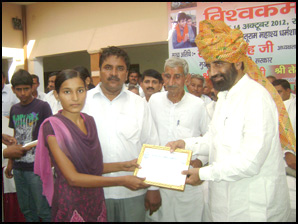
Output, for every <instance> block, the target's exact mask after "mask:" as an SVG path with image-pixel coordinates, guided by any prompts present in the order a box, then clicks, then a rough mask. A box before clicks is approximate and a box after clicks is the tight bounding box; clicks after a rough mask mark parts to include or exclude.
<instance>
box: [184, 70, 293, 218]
mask: <svg viewBox="0 0 298 224" xmlns="http://www.w3.org/2000/svg"><path fill="white" fill-rule="evenodd" d="M218 97H219V99H218V101H217V105H216V109H215V112H214V115H213V119H212V121H211V123H210V126H209V130H208V132H207V133H206V134H205V135H204V136H203V137H201V138H200V137H199V138H192V139H185V142H186V149H191V150H193V151H194V153H198V154H201V155H208V154H209V166H207V167H203V168H201V169H200V170H199V176H200V178H201V179H202V180H209V206H210V207H209V209H210V212H211V216H212V221H222V222H223V221H227V222H228V221H232V222H233V221H238V222H241V221H243V222H250V221H260V222H269V221H287V219H288V216H289V211H290V204H289V192H288V186H287V182H286V176H285V168H284V161H283V158H282V157H283V155H282V150H281V145H280V141H279V131H278V112H277V108H276V105H275V103H274V101H273V100H272V98H271V96H270V94H269V93H268V91H267V90H266V89H265V88H264V87H262V86H261V85H260V84H258V83H257V82H255V81H254V80H252V79H251V78H249V77H248V75H244V77H242V78H241V79H240V80H239V81H238V83H237V84H236V85H235V86H233V87H232V88H231V89H230V91H224V92H220V93H219V94H218Z"/></svg>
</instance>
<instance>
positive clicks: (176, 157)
mask: <svg viewBox="0 0 298 224" xmlns="http://www.w3.org/2000/svg"><path fill="white" fill-rule="evenodd" d="M169 151H170V147H163V146H153V145H145V144H144V145H143V148H142V151H141V153H140V156H139V159H138V164H140V166H141V167H142V169H136V171H135V173H134V175H136V176H138V177H146V180H145V182H146V183H148V184H150V185H155V186H159V187H166V188H171V189H176V190H181V191H183V190H184V186H185V178H186V175H183V174H182V173H181V172H182V171H183V170H188V167H189V163H190V159H191V154H192V152H191V151H190V150H183V149H177V150H176V151H175V152H174V153H170V152H169Z"/></svg>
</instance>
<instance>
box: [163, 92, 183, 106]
mask: <svg viewBox="0 0 298 224" xmlns="http://www.w3.org/2000/svg"><path fill="white" fill-rule="evenodd" d="M186 94H188V93H187V92H185V90H184V94H183V96H182V98H181V100H180V101H179V102H177V103H173V102H172V101H171V100H169V98H168V93H167V102H168V104H169V105H178V104H181V103H182V102H183V101H184V100H185V95H186Z"/></svg>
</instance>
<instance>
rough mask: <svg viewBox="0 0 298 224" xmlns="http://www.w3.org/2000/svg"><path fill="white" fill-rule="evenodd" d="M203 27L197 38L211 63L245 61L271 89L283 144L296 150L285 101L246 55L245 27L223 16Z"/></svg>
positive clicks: (248, 70) (205, 22)
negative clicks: (234, 26) (234, 25)
mask: <svg viewBox="0 0 298 224" xmlns="http://www.w3.org/2000/svg"><path fill="white" fill-rule="evenodd" d="M199 30H200V31H199V34H198V35H197V37H196V40H195V42H196V44H197V46H198V49H199V53H200V55H201V56H202V57H203V58H204V60H205V61H206V62H207V63H210V62H213V61H216V60H222V61H227V62H229V63H236V62H243V63H244V68H245V69H244V71H245V72H246V73H247V74H248V75H249V76H250V77H251V78H252V79H254V80H255V81H257V82H258V83H260V84H261V85H262V86H264V87H265V88H266V89H267V90H268V92H269V93H270V95H271V97H272V98H273V100H274V101H275V104H276V106H277V110H278V114H279V136H280V142H281V145H282V148H283V149H289V150H293V151H295V152H296V138H295V135H294V131H293V128H292V125H291V122H290V119H289V115H288V112H287V111H286V109H285V105H284V103H283V101H282V99H281V97H280V95H279V94H278V92H277V91H276V89H275V87H274V86H273V85H272V84H271V82H270V81H269V80H268V79H267V78H266V77H265V76H264V75H263V74H262V72H261V71H260V69H259V67H258V66H257V65H256V63H255V62H254V61H252V60H251V59H250V58H249V57H248V56H247V55H246V52H247V48H248V43H247V42H246V41H245V40H244V39H243V33H242V31H241V30H238V29H231V28H230V27H229V26H228V25H227V24H225V22H223V21H220V20H203V21H201V22H200V27H199Z"/></svg>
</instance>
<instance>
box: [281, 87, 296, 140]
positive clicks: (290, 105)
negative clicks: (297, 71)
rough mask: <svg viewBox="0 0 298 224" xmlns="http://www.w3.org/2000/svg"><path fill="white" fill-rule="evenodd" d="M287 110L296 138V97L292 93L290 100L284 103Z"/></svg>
mask: <svg viewBox="0 0 298 224" xmlns="http://www.w3.org/2000/svg"><path fill="white" fill-rule="evenodd" d="M284 104H285V107H286V110H287V112H288V114H289V118H290V121H291V124H292V128H293V131H294V135H295V137H296V95H295V94H293V93H291V95H290V98H289V99H288V100H286V101H284Z"/></svg>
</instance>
